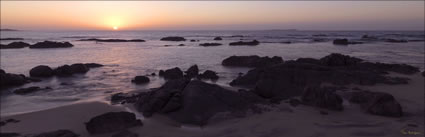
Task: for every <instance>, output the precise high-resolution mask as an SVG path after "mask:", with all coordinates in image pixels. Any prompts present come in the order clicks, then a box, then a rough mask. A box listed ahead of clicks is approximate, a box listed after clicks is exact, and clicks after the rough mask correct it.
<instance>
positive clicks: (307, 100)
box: [301, 87, 344, 111]
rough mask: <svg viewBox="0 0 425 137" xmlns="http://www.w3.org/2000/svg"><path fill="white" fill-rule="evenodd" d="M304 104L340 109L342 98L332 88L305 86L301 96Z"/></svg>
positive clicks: (341, 108)
mask: <svg viewBox="0 0 425 137" xmlns="http://www.w3.org/2000/svg"><path fill="white" fill-rule="evenodd" d="M301 99H302V101H303V103H304V104H306V105H310V106H315V107H320V108H326V109H330V110H337V111H342V110H343V109H344V108H343V106H342V98H341V97H340V96H339V95H338V94H336V93H335V90H334V89H332V88H320V87H309V88H306V90H305V91H304V93H303V95H302V97H301Z"/></svg>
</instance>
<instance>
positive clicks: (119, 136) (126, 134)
mask: <svg viewBox="0 0 425 137" xmlns="http://www.w3.org/2000/svg"><path fill="white" fill-rule="evenodd" d="M111 137H139V135H138V134H136V133H133V132H130V131H128V130H124V131H121V132H118V133H116V134H114V135H112V136H111Z"/></svg>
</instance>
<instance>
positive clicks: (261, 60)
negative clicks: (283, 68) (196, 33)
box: [221, 56, 283, 67]
mask: <svg viewBox="0 0 425 137" xmlns="http://www.w3.org/2000/svg"><path fill="white" fill-rule="evenodd" d="M280 63H283V59H282V58H281V57H277V56H274V57H272V58H270V57H267V56H266V57H259V56H231V57H228V58H226V59H224V60H223V61H222V62H221V64H222V65H223V66H237V67H265V66H270V65H275V64H280Z"/></svg>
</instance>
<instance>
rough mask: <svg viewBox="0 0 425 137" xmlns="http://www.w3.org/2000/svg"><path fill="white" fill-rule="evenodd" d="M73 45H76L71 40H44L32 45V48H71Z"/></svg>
mask: <svg viewBox="0 0 425 137" xmlns="http://www.w3.org/2000/svg"><path fill="white" fill-rule="evenodd" d="M73 46H74V45H72V44H71V43H69V42H53V41H44V42H38V43H36V44H34V45H31V46H30V48H70V47H73Z"/></svg>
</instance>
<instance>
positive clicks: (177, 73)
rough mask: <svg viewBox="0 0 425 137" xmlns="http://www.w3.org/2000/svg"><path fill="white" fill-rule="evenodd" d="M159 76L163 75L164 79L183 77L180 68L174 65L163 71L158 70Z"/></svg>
mask: <svg viewBox="0 0 425 137" xmlns="http://www.w3.org/2000/svg"><path fill="white" fill-rule="evenodd" d="M159 76H161V77H164V78H165V79H179V78H182V77H183V71H181V70H180V68H178V67H175V68H172V69H167V70H165V71H162V70H161V71H159Z"/></svg>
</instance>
